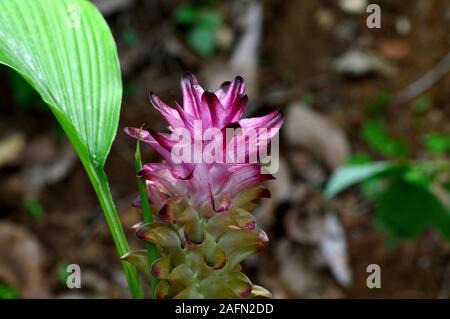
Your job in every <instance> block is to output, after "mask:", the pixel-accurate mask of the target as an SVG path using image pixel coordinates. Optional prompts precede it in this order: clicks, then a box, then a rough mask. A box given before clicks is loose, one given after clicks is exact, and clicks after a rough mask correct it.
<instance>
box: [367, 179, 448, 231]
mask: <svg viewBox="0 0 450 319" xmlns="http://www.w3.org/2000/svg"><path fill="white" fill-rule="evenodd" d="M376 218H377V225H379V226H381V227H382V228H384V229H386V230H387V231H388V232H389V233H390V235H391V236H392V237H393V238H398V239H406V238H411V237H416V236H418V235H419V234H420V233H421V232H422V231H423V230H424V229H425V227H427V226H429V225H432V224H434V225H435V226H436V227H437V228H438V229H439V230H441V232H442V233H443V234H444V235H445V236H446V237H448V238H450V215H449V214H448V212H447V211H446V209H445V208H444V206H443V205H442V203H441V202H440V201H439V200H438V199H437V198H436V196H435V195H434V194H433V193H431V192H430V190H429V188H428V187H427V186H425V185H421V184H417V183H412V182H408V181H406V180H404V179H398V180H396V181H394V182H393V183H392V184H391V185H390V186H389V188H388V189H387V190H386V191H385V192H384V193H383V194H382V195H381V196H380V199H379V201H378V208H377V210H376Z"/></svg>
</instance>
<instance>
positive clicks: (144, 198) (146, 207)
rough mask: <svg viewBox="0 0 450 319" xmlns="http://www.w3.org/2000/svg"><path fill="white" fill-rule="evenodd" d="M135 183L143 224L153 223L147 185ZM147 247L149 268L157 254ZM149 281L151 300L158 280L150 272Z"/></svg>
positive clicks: (137, 158)
mask: <svg viewBox="0 0 450 319" xmlns="http://www.w3.org/2000/svg"><path fill="white" fill-rule="evenodd" d="M134 166H135V169H136V172H138V171H139V170H140V169H141V168H142V158H141V149H140V141H139V140H138V142H137V145H136V153H135V164H134ZM137 183H138V187H139V199H140V201H141V209H142V216H143V218H144V223H146V224H147V223H151V222H152V221H153V219H152V212H151V209H150V204H149V202H148V195H147V185H146V184H145V181H144V180H142V179H141V178H139V177H138V178H137ZM146 246H147V257H148V264H149V266H150V267H151V265H152V264H153V262H154V261H155V260H156V259H157V257H158V256H157V253H156V246H155V245H154V244H153V243H151V242H148V241H147V242H146ZM149 281H150V286H151V298H153V299H155V298H156V285H157V284H158V279H157V278H156V277H155V276H153V275H152V273H151V272H150V274H149Z"/></svg>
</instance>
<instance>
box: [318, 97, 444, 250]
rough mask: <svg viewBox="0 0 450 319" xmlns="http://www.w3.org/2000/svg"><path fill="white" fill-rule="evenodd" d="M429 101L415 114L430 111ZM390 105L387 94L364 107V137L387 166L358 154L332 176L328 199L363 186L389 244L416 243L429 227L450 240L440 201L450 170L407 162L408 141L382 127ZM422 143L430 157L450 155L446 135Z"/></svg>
mask: <svg viewBox="0 0 450 319" xmlns="http://www.w3.org/2000/svg"><path fill="white" fill-rule="evenodd" d="M382 92H383V91H382ZM430 101H431V99H430V98H423V99H419V100H417V101H416V102H415V103H414V109H415V110H417V111H418V110H420V111H421V112H423V111H425V110H426V109H428V108H429V107H430V106H431V102H430ZM388 103H389V94H387V93H379V94H378V95H377V96H376V97H375V98H374V99H372V100H369V101H368V102H367V103H366V110H367V111H368V113H369V119H368V120H367V121H366V122H364V123H363V125H362V128H361V137H362V139H363V140H364V141H365V142H366V143H367V145H368V146H369V147H370V149H371V151H374V152H375V153H377V154H378V155H382V156H384V157H385V158H388V159H389V160H387V161H385V162H376V161H373V159H372V157H371V156H369V155H368V154H365V153H358V154H354V155H353V156H351V157H350V158H349V159H348V160H347V163H346V165H344V166H343V167H341V168H339V169H338V170H336V171H335V172H334V173H333V175H332V177H331V178H330V180H329V182H328V184H327V186H326V189H325V196H326V197H328V198H331V197H333V196H335V195H336V194H338V193H339V192H341V191H342V190H344V189H346V188H348V187H350V186H352V185H355V184H360V185H361V190H362V194H363V195H364V196H365V197H366V198H368V199H370V200H373V201H375V202H376V203H377V205H376V207H375V225H376V226H377V227H378V228H379V229H382V230H384V231H386V232H387V233H388V235H389V239H388V242H389V243H395V242H396V241H397V240H399V239H408V238H413V237H416V236H418V235H419V234H420V233H421V232H422V231H423V230H424V229H426V228H427V227H428V226H434V227H435V228H436V229H438V230H439V231H440V232H441V233H442V234H443V235H444V236H445V237H446V238H447V239H449V240H450V206H449V204H446V201H445V200H443V198H442V197H440V195H438V194H442V193H445V192H447V193H448V191H446V189H447V188H446V182H445V181H444V182H443V179H442V176H445V175H444V174H446V172H447V171H448V169H450V163H449V162H446V161H413V160H408V159H407V157H408V154H409V150H408V148H407V143H406V141H405V140H404V139H402V138H394V137H392V136H391V135H390V134H389V132H388V130H387V128H386V126H385V124H384V121H383V116H382V113H383V111H384V110H385V108H386V107H387V104H388ZM417 105H419V106H417ZM422 142H423V144H424V146H425V148H426V150H427V151H428V152H429V153H431V154H443V153H445V152H447V151H449V150H450V137H449V135H447V134H440V133H430V134H426V135H425V136H424V137H423V140H422ZM444 180H445V179H444ZM437 190H441V191H442V192H439V191H437Z"/></svg>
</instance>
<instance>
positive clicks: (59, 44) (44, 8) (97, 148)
mask: <svg viewBox="0 0 450 319" xmlns="http://www.w3.org/2000/svg"><path fill="white" fill-rule="evenodd" d="M0 26H1V27H0V63H2V64H5V65H8V66H10V67H11V68H13V69H14V70H16V71H17V72H18V73H20V74H21V75H22V76H23V77H24V78H25V79H26V80H27V81H28V82H30V83H31V85H32V86H33V87H34V88H35V89H36V90H37V91H38V92H39V94H40V95H41V96H42V98H43V100H44V101H45V102H46V103H47V104H48V105H49V106H50V109H51V110H52V111H53V113H54V114H55V116H56V117H57V119H58V120H59V121H60V122H61V125H62V127H63V128H64V130H65V132H66V133H67V135H68V136H69V138H70V140H71V141H72V142H73V144H74V147H75V148H76V150H77V152H78V153H79V155H80V157H82V158H84V159H86V158H89V159H91V160H92V161H93V162H95V163H96V164H97V166H103V165H104V163H105V160H106V157H107V155H108V152H109V150H110V148H111V144H112V142H113V140H114V137H115V134H116V131H117V125H118V119H119V112H120V104H121V98H122V80H121V75H120V68H119V61H118V57H117V51H116V46H115V42H114V39H113V37H112V35H111V32H110V30H109V27H108V25H107V24H106V22H105V20H104V19H103V17H102V16H101V14H100V13H99V11H98V10H97V9H96V8H95V7H94V5H93V4H91V3H90V2H88V1H85V0H38V1H37V0H8V1H1V2H0Z"/></svg>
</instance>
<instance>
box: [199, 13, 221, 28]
mask: <svg viewBox="0 0 450 319" xmlns="http://www.w3.org/2000/svg"><path fill="white" fill-rule="evenodd" d="M222 21H223V17H222V15H221V14H220V13H219V12H217V11H214V10H204V11H203V12H202V13H201V14H200V17H199V21H198V24H199V25H201V26H202V27H204V28H209V29H214V28H216V27H217V26H219V25H220V24H222Z"/></svg>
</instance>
